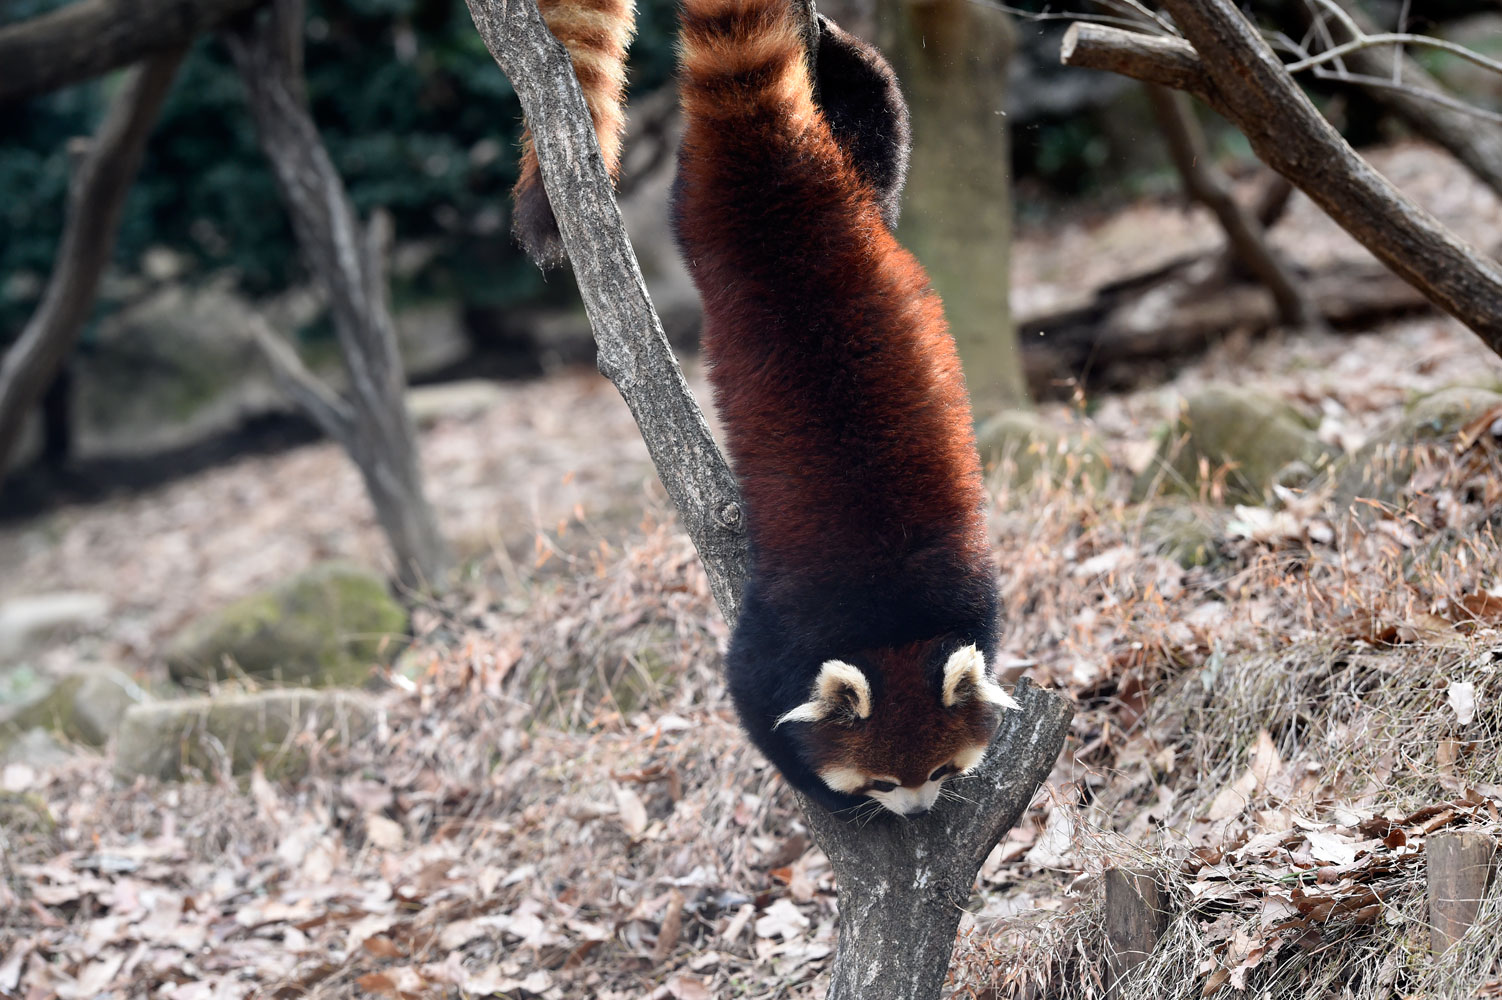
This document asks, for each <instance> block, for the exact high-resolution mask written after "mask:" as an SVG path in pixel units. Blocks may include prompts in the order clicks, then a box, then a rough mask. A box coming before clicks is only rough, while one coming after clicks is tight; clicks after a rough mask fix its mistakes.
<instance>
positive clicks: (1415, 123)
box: [1316, 0, 1502, 194]
mask: <svg viewBox="0 0 1502 1000" xmlns="http://www.w3.org/2000/svg"><path fill="white" fill-rule="evenodd" d="M1344 3H1345V4H1346V5H1347V6H1348V7H1349V10H1347V9H1344V8H1343V7H1342V6H1341V2H1340V0H1321V2H1320V10H1321V11H1323V12H1324V13H1326V14H1329V15H1330V17H1331V19H1332V20H1333V22H1334V23H1332V24H1331V25H1330V28H1331V30H1332V31H1334V32H1337V33H1342V32H1343V33H1344V34H1345V35H1351V36H1354V37H1356V38H1371V37H1375V36H1373V35H1371V34H1370V33H1369V32H1370V31H1371V29H1372V27H1373V25H1372V23H1371V21H1370V20H1369V19H1368V18H1367V16H1366V14H1365V13H1364V12H1363V11H1362V9H1361V8H1360V6H1359V5H1357V4H1356V3H1354V2H1353V0H1344ZM1316 16H1317V15H1316ZM1336 37H1339V36H1338V35H1337V36H1336ZM1349 62H1350V70H1349V71H1346V72H1343V73H1340V74H1339V75H1333V78H1335V79H1338V80H1341V81H1342V82H1347V83H1353V84H1364V85H1365V86H1367V87H1369V88H1370V89H1371V90H1372V91H1373V96H1374V98H1375V99H1376V100H1377V101H1378V102H1380V103H1381V104H1382V105H1383V106H1384V107H1386V108H1387V109H1388V110H1389V111H1391V112H1392V113H1393V114H1395V115H1397V116H1398V117H1399V118H1401V119H1403V121H1405V122H1407V123H1408V126H1409V127H1410V128H1412V129H1413V130H1414V131H1415V132H1417V133H1418V134H1419V135H1422V136H1424V137H1425V138H1427V139H1429V140H1430V141H1431V142H1434V143H1437V144H1438V145H1440V146H1443V147H1444V148H1445V149H1447V150H1449V151H1450V153H1451V154H1452V155H1454V157H1455V158H1456V159H1457V160H1459V161H1460V162H1461V163H1464V164H1465V165H1466V167H1467V168H1468V169H1469V170H1470V171H1471V173H1473V174H1475V175H1476V176H1477V177H1479V178H1480V179H1481V180H1483V181H1484V182H1486V184H1487V185H1488V186H1490V187H1491V189H1492V190H1493V191H1496V192H1497V193H1498V194H1502V128H1498V127H1497V125H1499V124H1502V114H1497V113H1495V112H1488V111H1484V110H1483V109H1481V108H1477V107H1473V106H1471V105H1469V104H1466V103H1465V102H1463V101H1460V100H1457V99H1455V98H1454V97H1452V96H1451V95H1450V94H1448V93H1445V90H1444V87H1443V86H1442V85H1441V84H1440V82H1439V81H1438V80H1436V79H1434V78H1433V77H1431V76H1430V75H1429V74H1428V72H1426V71H1425V70H1424V68H1423V67H1422V66H1420V65H1419V64H1418V63H1416V62H1414V61H1413V60H1412V59H1407V58H1404V57H1402V55H1401V54H1400V53H1399V52H1394V51H1392V50H1390V49H1386V48H1375V49H1359V50H1356V51H1353V52H1351V53H1350V59H1349ZM1316 73H1317V74H1318V75H1320V76H1322V77H1324V78H1326V79H1330V78H1332V74H1330V73H1328V71H1322V70H1316ZM1398 79H1401V80H1402V81H1403V82H1402V83H1394V82H1393V81H1394V80H1398ZM1476 118H1484V119H1486V120H1487V122H1490V123H1491V124H1487V123H1484V122H1481V121H1477V120H1475V119H1476Z"/></svg>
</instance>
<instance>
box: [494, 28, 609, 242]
mask: <svg viewBox="0 0 1502 1000" xmlns="http://www.w3.org/2000/svg"><path fill="white" fill-rule="evenodd" d="M522 2H525V0H522ZM537 6H538V9H539V10H540V11H541V12H542V17H543V20H544V21H545V22H546V23H547V26H548V30H549V31H551V32H552V33H553V37H554V38H557V39H558V41H560V42H562V43H563V47H564V48H565V49H567V50H568V54H569V57H570V58H571V59H572V60H573V63H574V75H575V76H577V77H578V78H579V86H580V88H581V89H582V90H583V91H584V103H585V104H586V105H587V106H588V107H589V114H590V117H591V118H593V119H594V125H595V135H596V136H597V137H598V138H599V141H600V155H601V156H603V157H604V159H605V169H606V170H607V171H609V173H610V179H611V180H612V181H614V180H616V179H617V176H618V174H619V173H620V162H621V136H622V133H624V131H625V128H626V112H625V99H626V46H627V45H628V44H629V43H630V41H631V36H632V35H633V34H634V33H635V31H636V7H635V5H634V4H633V2H632V0H538V4H537ZM511 195H512V199H513V204H514V209H513V213H512V228H513V230H514V231H515V233H516V238H517V239H518V240H519V241H520V242H521V245H522V248H523V249H525V250H526V251H527V255H528V256H529V257H531V258H532V260H533V261H535V262H536V263H537V265H538V266H539V267H549V266H553V265H557V264H561V263H562V262H563V260H564V252H563V241H562V239H561V238H560V236H559V234H558V220H557V218H556V217H554V215H553V206H552V205H551V204H549V203H548V194H547V191H545V190H544V189H543V186H542V173H541V171H540V169H539V167H538V164H537V150H536V149H535V148H534V146H533V143H532V132H531V130H530V129H529V130H527V131H526V132H524V133H523V134H522V164H521V175H520V176H519V177H518V178H517V181H516V186H515V187H514V188H513V189H512V192H511Z"/></svg>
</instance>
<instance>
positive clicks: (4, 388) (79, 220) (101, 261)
mask: <svg viewBox="0 0 1502 1000" xmlns="http://www.w3.org/2000/svg"><path fill="white" fill-rule="evenodd" d="M185 51H186V50H185V49H184V48H181V47H178V48H174V49H172V50H170V51H167V52H163V53H161V54H160V55H157V56H155V57H153V58H152V59H151V60H149V61H148V62H146V63H144V64H142V65H141V67H140V68H139V69H136V70H134V71H133V72H132V73H131V76H130V79H129V80H128V81H127V82H126V84H125V86H123V87H122V88H121V89H120V92H119V93H118V94H117V95H116V96H115V99H114V101H113V102H111V104H110V108H109V111H108V112H107V113H106V114H105V118H104V122H103V123H102V124H101V125H100V126H99V132H98V134H97V135H95V136H94V138H93V140H91V141H90V143H89V146H88V149H87V151H86V152H85V153H84V154H83V156H82V158H81V159H80V161H79V163H78V167H77V171H76V172H75V174H74V176H73V182H72V184H71V185H70V186H69V189H68V216H67V221H66V222H64V223H63V236H62V239H61V240H59V241H58V246H57V261H56V263H54V264H53V266H52V275H51V277H49V278H48V280H47V289H46V291H45V292H44V293H43V294H42V301H41V303H40V304H39V305H38V306H37V310H36V312H35V313H33V314H32V317H31V320H30V321H29V322H28V323H27V324H26V328H25V329H24V330H23V331H21V336H20V337H19V338H18V339H17V340H16V342H15V343H14V344H12V345H11V347H10V349H9V350H8V351H6V352H5V357H4V359H3V360H0V478H3V477H4V474H5V470H6V468H7V467H8V466H9V464H10V459H11V456H12V453H13V452H14V450H15V447H16V444H17V442H18V441H19V439H20V436H21V428H22V426H23V425H24V423H25V420H26V415H27V414H28V413H30V412H31V409H32V407H34V406H35V405H36V404H37V402H38V401H39V400H40V399H41V398H42V395H43V394H44V393H45V392H46V391H47V389H48V387H49V386H50V385H51V384H52V381H53V379H54V378H56V377H57V373H58V371H59V370H60V369H61V368H62V365H63V363H64V362H65V361H66V360H67V358H68V355H69V354H71V353H72V352H73V348H74V346H75V345H76V344H77V343H78V335H79V333H80V331H82V330H83V325H84V323H85V322H86V321H87V320H88V318H89V314H90V313H91V312H93V310H94V299H95V296H96V294H97V292H98V290H99V278H100V276H101V275H102V274H103V273H104V269H105V267H106V266H108V265H109V262H110V258H111V257H112V256H114V253H115V237H116V235H117V234H118V232H119V229H120V214H121V212H122V210H123V209H124V206H125V196H126V195H127V194H128V193H129V192H130V186H131V184H132V183H134V181H135V179H136V172H137V171H139V170H140V169H141V157H142V155H143V154H144V153H145V150H146V137H147V136H148V135H150V134H151V127H152V125H154V124H155V123H156V118H157V113H158V112H159V111H160V110H161V107H162V102H163V101H164V100H166V98H167V92H168V91H169V90H170V89H171V88H172V81H173V79H174V78H175V77H176V76H177V67H178V66H179V65H180V64H181V63H182V59H183V53H184V52H185ZM3 65H5V63H4V62H0V66H3ZM9 72H10V71H9V69H8V68H7V69H6V70H4V71H3V72H0V77H4V76H5V75H6V74H8V73H9Z"/></svg>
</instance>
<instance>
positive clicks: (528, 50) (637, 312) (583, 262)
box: [468, 0, 746, 625]
mask: <svg viewBox="0 0 1502 1000" xmlns="http://www.w3.org/2000/svg"><path fill="white" fill-rule="evenodd" d="M468 2H469V9H470V14H471V15H472V16H473V17H474V21H475V27H476V28H478V29H479V32H480V37H481V38H482V39H484V41H485V45H486V47H487V48H489V49H490V54H491V55H492V56H494V57H495V60H496V62H497V63H499V64H500V67H501V71H502V72H503V73H505V74H506V76H507V78H508V79H510V81H511V83H512V85H513V86H514V87H515V88H516V92H517V95H518V96H519V97H520V98H521V102H522V110H523V111H524V112H525V113H526V116H527V123H528V125H529V126H530V127H531V129H532V137H533V140H534V141H535V143H536V145H537V157H538V162H539V164H540V166H541V167H542V177H543V183H544V186H545V187H546V188H547V191H548V200H549V201H550V202H551V203H552V205H553V207H554V210H555V212H556V214H557V216H558V226H559V229H560V231H561V233H562V235H563V243H564V246H565V248H566V249H567V250H568V256H569V259H570V260H571V261H572V262H573V267H574V276H575V278H576V279H577V281H578V283H579V290H580V291H581V292H582V293H583V296H584V307H585V310H586V311H587V312H588V313H589V321H590V325H591V327H593V329H594V335H595V342H596V344H597V345H598V348H599V356H598V365H599V368H600V372H601V373H602V374H604V375H605V376H606V377H607V378H609V379H610V381H611V382H612V383H614V384H615V387H616V389H617V390H618V391H619V392H620V394H621V396H622V397H623V398H624V399H625V400H626V405H627V406H628V407H630V408H631V413H632V416H634V417H635V418H636V423H637V426H638V427H640V428H641V432H642V439H643V440H644V441H645V442H646V445H647V451H648V452H649V453H650V454H651V456H652V463H653V464H654V465H655V466H656V467H657V474H658V476H659V477H660V478H661V479H662V484H663V486H664V487H665V488H666V489H667V493H668V496H669V497H670V498H671V499H672V501H673V505H674V506H675V507H676V508H677V510H678V516H679V517H680V518H681V519H682V521H683V526H684V528H685V530H686V531H687V532H688V535H689V537H690V538H691V539H692V540H693V543H694V547H695V548H696V549H697V550H698V552H699V558H700V560H701V561H702V562H703V564H704V569H705V572H706V573H707V574H708V575H709V586H710V589H711V590H712V591H713V593H714V597H715V601H716V603H718V604H719V606H720V611H721V613H723V614H724V616H725V620H726V621H727V622H729V623H731V624H732V625H733V624H734V622H735V619H736V615H737V611H738V609H739V607H740V591H741V582H742V580H743V579H744V577H745V573H746V536H745V528H744V526H743V524H742V520H741V509H740V491H739V489H737V487H736V484H735V478H734V476H732V475H731V472H730V466H729V464H728V463H727V462H726V461H725V459H724V456H722V455H721V454H720V450H719V448H718V447H717V446H716V445H715V442H714V438H713V437H712V436H711V435H710V433H709V425H708V423H706V422H705V420H704V414H703V413H702V412H701V411H700V410H699V407H698V404H697V403H695V402H694V398H693V395H692V394H691V393H690V392H689V388H688V383H687V382H685V381H684V379H683V372H682V370H681V369H680V368H679V367H678V359H677V358H676V357H674V356H673V351H672V348H671V347H669V346H668V341H667V337H666V336H664V334H663V332H662V323H661V322H660V321H659V320H658V318H657V312H656V310H655V309H653V307H652V302H651V300H650V299H649V298H648V297H647V286H646V284H645V283H644V282H643V281H642V276H641V269H640V268H639V267H638V266H637V263H636V255H635V253H634V252H633V251H632V249H631V243H630V241H629V240H628V239H627V237H626V229H625V226H624V225H623V224H622V222H621V214H620V210H619V209H618V208H617V207H616V203H615V198H614V197H613V196H612V195H611V193H610V181H609V178H608V176H607V174H606V171H605V164H604V161H603V159H602V158H601V156H600V146H599V142H598V141H597V140H596V138H595V133H594V128H593V127H592V125H591V120H590V116H589V113H588V111H587V110H586V109H585V106H584V97H583V95H582V93H581V92H580V90H579V83H578V81H577V80H576V79H575V77H574V71H573V65H572V64H571V63H570V61H569V58H568V53H567V52H565V51H564V49H563V46H561V45H559V44H558V42H557V41H556V40H555V39H554V38H553V36H552V35H551V34H550V33H549V32H548V29H547V27H546V26H545V25H544V24H543V22H542V17H541V16H540V15H539V14H538V12H537V5H536V4H535V3H532V2H531V0H468Z"/></svg>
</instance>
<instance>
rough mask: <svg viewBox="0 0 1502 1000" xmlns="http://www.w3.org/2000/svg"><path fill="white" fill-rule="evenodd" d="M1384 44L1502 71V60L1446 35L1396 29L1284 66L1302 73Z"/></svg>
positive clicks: (1356, 40) (1293, 71) (1363, 36)
mask: <svg viewBox="0 0 1502 1000" xmlns="http://www.w3.org/2000/svg"><path fill="white" fill-rule="evenodd" d="M1384 45H1398V46H1401V45H1418V46H1421V47H1423V48H1429V49H1439V50H1440V51H1442V52H1448V53H1450V54H1451V55H1453V56H1458V57H1459V58H1461V59H1464V60H1466V61H1467V62H1472V63H1475V64H1476V65H1477V66H1480V67H1482V68H1483V69H1488V70H1491V71H1492V72H1493V73H1497V74H1502V62H1498V61H1497V60H1495V59H1491V58H1489V57H1487V56H1484V55H1482V54H1481V53H1480V52H1477V51H1475V50H1474V49H1468V48H1466V47H1465V46H1464V45H1457V44H1456V43H1454V42H1451V41H1446V40H1445V39H1443V38H1435V37H1434V36H1433V35H1411V34H1408V33H1406V32H1396V31H1389V32H1383V33H1382V34H1379V35H1362V36H1361V37H1360V38H1354V39H1352V40H1351V41H1349V42H1343V43H1342V44H1340V45H1337V46H1335V48H1333V49H1327V50H1325V51H1324V52H1318V53H1315V54H1314V55H1311V56H1310V57H1309V58H1307V59H1300V60H1299V61H1298V62H1295V63H1289V64H1288V65H1287V66H1286V67H1284V68H1285V69H1287V70H1288V72H1290V73H1302V72H1303V71H1304V70H1306V69H1312V68H1313V67H1315V66H1322V65H1324V64H1325V63H1327V62H1331V61H1332V60H1335V59H1339V58H1340V57H1342V56H1345V55H1349V54H1350V53H1352V52H1360V51H1361V50H1362V49H1374V48H1378V47H1380V46H1384Z"/></svg>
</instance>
